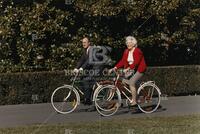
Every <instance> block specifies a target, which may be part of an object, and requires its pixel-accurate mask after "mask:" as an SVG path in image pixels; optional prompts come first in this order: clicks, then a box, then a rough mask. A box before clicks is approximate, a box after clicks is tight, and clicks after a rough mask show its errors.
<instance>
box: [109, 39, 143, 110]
mask: <svg viewBox="0 0 200 134" xmlns="http://www.w3.org/2000/svg"><path fill="white" fill-rule="evenodd" d="M126 46H127V49H126V50H125V51H124V53H123V56H122V59H121V60H120V61H119V62H118V63H117V64H116V65H115V67H114V68H112V69H110V70H109V73H111V72H112V71H116V70H117V69H119V68H121V67H124V70H123V72H124V73H125V74H126V75H128V77H129V79H123V81H122V82H123V83H126V84H128V85H129V87H130V90H131V94H132V100H131V102H130V103H131V104H130V105H131V106H135V105H136V104H137V102H136V82H137V81H138V80H139V79H141V77H142V76H143V75H144V72H145V71H146V68H147V66H146V63H145V59H144V55H143V53H142V51H141V50H140V49H139V48H137V40H136V39H135V38H134V37H133V36H128V37H126ZM134 71H136V73H135V74H134V73H132V72H134Z"/></svg>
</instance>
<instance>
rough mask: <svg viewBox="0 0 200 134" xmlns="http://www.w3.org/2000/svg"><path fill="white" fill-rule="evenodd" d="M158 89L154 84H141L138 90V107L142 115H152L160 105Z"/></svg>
mask: <svg viewBox="0 0 200 134" xmlns="http://www.w3.org/2000/svg"><path fill="white" fill-rule="evenodd" d="M160 94H161V93H160V89H159V88H158V87H157V86H156V85H155V84H154V83H148V84H143V85H142V86H140V88H139V89H138V95H137V96H138V99H137V103H138V107H139V109H140V110H141V111H142V112H144V113H152V112H154V111H156V110H157V108H158V107H159V105H160Z"/></svg>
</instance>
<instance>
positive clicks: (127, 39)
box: [126, 36, 137, 47]
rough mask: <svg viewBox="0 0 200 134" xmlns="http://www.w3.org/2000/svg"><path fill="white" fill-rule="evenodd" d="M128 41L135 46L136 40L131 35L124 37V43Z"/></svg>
mask: <svg viewBox="0 0 200 134" xmlns="http://www.w3.org/2000/svg"><path fill="white" fill-rule="evenodd" d="M128 41H131V42H132V43H133V44H134V45H135V46H136V47H137V40H136V38H135V37H133V36H127V37H126V43H127V42H128Z"/></svg>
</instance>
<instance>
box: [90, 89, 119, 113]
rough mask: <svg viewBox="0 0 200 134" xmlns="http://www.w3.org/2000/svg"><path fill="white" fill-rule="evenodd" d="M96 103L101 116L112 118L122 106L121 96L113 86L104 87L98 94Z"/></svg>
mask: <svg viewBox="0 0 200 134" xmlns="http://www.w3.org/2000/svg"><path fill="white" fill-rule="evenodd" d="M94 101H95V106H96V109H97V111H98V113H99V114H101V115H103V116H111V115H113V114H115V113H116V112H117V110H118V108H119V107H120V105H121V94H120V92H119V90H118V89H117V88H116V87H115V86H113V85H108V86H103V87H102V88H100V89H99V90H98V91H97V92H96V94H95V99H94Z"/></svg>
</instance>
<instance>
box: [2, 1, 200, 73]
mask: <svg viewBox="0 0 200 134" xmlns="http://www.w3.org/2000/svg"><path fill="white" fill-rule="evenodd" d="M199 26H200V3H199V0H87V1H86V0H0V72H19V71H36V70H37V71H38V70H62V69H64V68H73V66H74V64H75V61H76V60H77V58H78V57H80V52H81V44H80V39H81V38H82V37H83V36H89V37H90V39H91V41H92V43H93V44H95V45H108V46H111V47H112V48H114V49H113V50H114V51H113V52H112V53H114V54H115V53H118V52H119V50H120V51H123V49H124V48H125V45H124V37H125V36H127V35H133V36H135V37H136V38H137V39H138V42H139V47H141V48H142V50H143V51H144V53H145V57H146V60H147V62H148V65H181V64H182V65H183V64H200V27H199ZM116 50H117V51H116ZM118 55H119V56H120V54H118ZM113 59H114V60H118V59H119V57H116V56H115V57H113Z"/></svg>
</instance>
